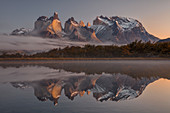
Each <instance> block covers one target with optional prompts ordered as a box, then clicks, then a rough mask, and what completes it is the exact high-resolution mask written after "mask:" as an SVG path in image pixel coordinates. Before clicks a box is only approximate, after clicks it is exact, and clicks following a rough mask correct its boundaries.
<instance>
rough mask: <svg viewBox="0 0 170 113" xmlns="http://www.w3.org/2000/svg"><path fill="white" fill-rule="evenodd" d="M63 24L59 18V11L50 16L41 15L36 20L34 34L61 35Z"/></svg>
mask: <svg viewBox="0 0 170 113" xmlns="http://www.w3.org/2000/svg"><path fill="white" fill-rule="evenodd" d="M61 32H62V26H61V21H60V20H59V18H58V13H56V12H55V13H54V16H52V17H50V18H48V17H46V16H41V17H39V18H38V19H37V21H36V22H35V27H34V31H33V34H37V35H41V36H45V37H61V34H60V33H61Z"/></svg>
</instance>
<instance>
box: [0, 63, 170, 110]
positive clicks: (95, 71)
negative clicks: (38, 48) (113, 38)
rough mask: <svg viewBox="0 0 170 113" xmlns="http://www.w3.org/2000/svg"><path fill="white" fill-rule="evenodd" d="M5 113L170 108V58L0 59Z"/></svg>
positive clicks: (0, 98) (0, 99)
mask: <svg viewBox="0 0 170 113" xmlns="http://www.w3.org/2000/svg"><path fill="white" fill-rule="evenodd" d="M0 112H1V113H56V112H58V113H170V60H84V61H83V60H81V61H78V60H77V61H74V60H70V61H64V60H63V61H57V60H37V61H36V60H35V61H34V60H32V61H31V60H30V61H26V60H25V61H24V60H23V61H0Z"/></svg>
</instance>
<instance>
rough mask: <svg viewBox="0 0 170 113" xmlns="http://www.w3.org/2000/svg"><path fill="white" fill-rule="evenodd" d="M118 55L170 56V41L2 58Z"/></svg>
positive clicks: (100, 46)
mask: <svg viewBox="0 0 170 113" xmlns="http://www.w3.org/2000/svg"><path fill="white" fill-rule="evenodd" d="M116 57H168V58H169V57H170V42H164V43H151V42H147V43H143V42H141V41H135V42H132V43H131V44H127V45H123V46H116V45H105V46H102V45H98V46H94V45H85V46H84V47H75V46H71V47H65V48H63V49H60V48H59V49H52V50H50V51H48V52H42V53H37V54H34V55H21V54H19V53H17V54H13V55H7V54H3V55H1V56H0V58H116Z"/></svg>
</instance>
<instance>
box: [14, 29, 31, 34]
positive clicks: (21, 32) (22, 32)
mask: <svg viewBox="0 0 170 113" xmlns="http://www.w3.org/2000/svg"><path fill="white" fill-rule="evenodd" d="M29 32H30V31H29V30H27V29H25V28H20V29H15V30H14V31H12V33H11V35H19V36H26V35H29Z"/></svg>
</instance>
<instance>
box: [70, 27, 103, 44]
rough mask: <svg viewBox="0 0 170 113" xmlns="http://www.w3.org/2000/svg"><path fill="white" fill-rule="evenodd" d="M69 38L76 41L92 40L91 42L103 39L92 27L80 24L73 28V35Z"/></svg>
mask: <svg viewBox="0 0 170 113" xmlns="http://www.w3.org/2000/svg"><path fill="white" fill-rule="evenodd" d="M69 39H71V40H74V41H90V42H98V43H100V42H101V41H100V40H99V39H98V38H97V37H96V34H95V31H94V30H93V29H91V28H87V27H86V26H85V27H82V26H79V27H77V28H75V29H74V30H73V32H72V33H71V35H69Z"/></svg>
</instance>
